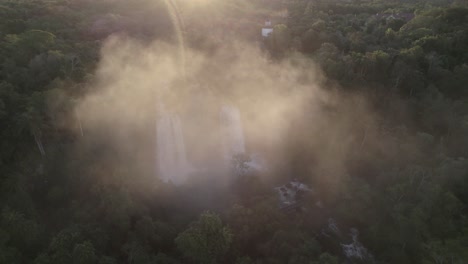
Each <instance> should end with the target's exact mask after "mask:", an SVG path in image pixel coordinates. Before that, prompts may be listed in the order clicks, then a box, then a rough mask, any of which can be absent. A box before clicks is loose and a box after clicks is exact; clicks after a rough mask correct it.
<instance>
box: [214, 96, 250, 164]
mask: <svg viewBox="0 0 468 264" xmlns="http://www.w3.org/2000/svg"><path fill="white" fill-rule="evenodd" d="M220 118H221V133H222V137H223V138H222V140H223V144H224V158H225V159H226V161H228V162H231V160H232V158H233V157H234V156H236V155H239V154H244V153H245V142H244V132H243V130H242V122H241V118H240V113H239V109H238V108H236V107H233V106H228V105H224V106H223V107H221V112H220Z"/></svg>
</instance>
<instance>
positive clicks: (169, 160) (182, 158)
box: [156, 103, 190, 184]
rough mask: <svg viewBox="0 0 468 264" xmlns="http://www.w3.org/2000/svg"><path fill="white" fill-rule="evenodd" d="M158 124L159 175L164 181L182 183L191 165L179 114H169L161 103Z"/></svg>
mask: <svg viewBox="0 0 468 264" xmlns="http://www.w3.org/2000/svg"><path fill="white" fill-rule="evenodd" d="M159 108H160V111H159V115H160V116H159V118H158V120H157V124H156V144H157V146H156V150H157V151H156V152H157V165H158V171H159V175H160V177H161V179H162V180H164V181H171V182H173V183H174V184H180V183H182V182H184V181H185V180H186V179H187V174H188V173H189V171H190V165H189V163H188V162H187V153H186V151H185V143H184V135H183V130H182V124H181V121H180V118H179V116H177V115H176V114H169V113H168V112H166V111H165V109H164V105H162V104H161V103H160V104H159Z"/></svg>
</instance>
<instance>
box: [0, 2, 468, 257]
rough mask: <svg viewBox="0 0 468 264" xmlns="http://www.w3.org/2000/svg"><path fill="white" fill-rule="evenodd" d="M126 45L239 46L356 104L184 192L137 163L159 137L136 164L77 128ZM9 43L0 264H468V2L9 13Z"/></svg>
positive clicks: (0, 86)
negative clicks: (267, 164) (268, 158)
mask: <svg viewBox="0 0 468 264" xmlns="http://www.w3.org/2000/svg"><path fill="white" fill-rule="evenodd" d="M176 5H178V6H179V7H178V8H180V12H179V13H178V14H176V15H175V14H174V12H172V11H173V10H174V6H176ZM171 10H172V11H171ZM266 20H269V21H271V23H272V25H271V27H272V28H273V32H272V33H271V34H270V35H268V36H267V37H262V36H261V34H260V32H261V29H262V27H263V26H264V22H265V21H266ZM175 21H179V22H180V21H182V22H184V23H183V25H181V24H179V25H176V24H177V23H175ZM115 36H119V37H120V38H125V39H132V40H134V41H138V42H139V43H142V44H141V45H142V46H145V45H150V43H153V41H158V42H162V43H169V44H168V45H169V46H171V45H172V46H177V45H180V43H181V39H183V41H184V45H185V47H186V48H187V49H189V48H190V49H191V50H193V52H197V53H198V54H203V55H204V56H207V57H208V58H209V57H210V56H216V55H215V54H216V52H217V50H222V49H223V46H225V45H231V44H232V43H230V42H234V40H236V41H242V42H243V43H249V45H253V46H255V47H257V48H258V50H260V52H261V54H262V56H263V58H264V59H265V61H268V63H269V64H272V65H283V64H282V63H284V62H285V61H290V63H291V64H301V65H303V68H305V69H303V70H302V71H303V72H304V71H305V72H306V73H307V71H308V70H310V71H311V72H312V71H314V74H316V72H320V74H316V75H320V77H316V78H317V79H319V80H317V81H316V83H318V85H319V86H320V87H321V88H320V89H321V90H323V92H324V93H330V94H339V96H337V97H334V98H346V101H345V100H344V99H343V101H340V100H339V99H337V100H336V101H334V102H331V103H324V104H323V106H320V107H321V108H323V109H322V110H321V112H320V113H321V115H323V116H326V118H325V117H323V118H324V120H325V119H326V120H327V121H324V122H322V123H318V122H313V121H312V120H313V119H312V118H311V117H310V119H307V118H308V113H307V112H304V113H302V114H303V117H302V118H301V119H300V120H292V121H291V122H292V125H291V127H292V128H291V130H290V133H289V134H290V137H291V140H289V141H288V142H287V144H286V143H285V146H284V148H282V152H283V153H282V157H286V158H285V159H284V160H283V162H282V163H281V164H280V163H278V164H275V166H273V165H272V166H271V167H272V168H273V169H271V170H268V171H265V172H258V173H247V174H245V175H244V174H243V175H237V176H235V177H232V178H231V180H230V181H229V183H228V184H224V185H219V186H218V185H215V184H212V181H211V180H210V179H208V178H203V177H200V176H199V177H198V178H196V180H192V181H189V182H188V183H187V184H183V185H174V184H172V183H171V182H164V181H161V180H160V179H159V178H158V176H157V172H155V170H154V169H142V168H149V167H151V166H152V164H151V163H152V161H154V158H153V156H154V153H151V151H149V150H141V151H146V152H149V154H148V156H151V157H150V158H148V160H143V159H142V160H139V158H138V157H140V156H139V155H144V154H139V155H137V156H135V154H134V153H136V152H138V148H137V146H140V145H154V142H152V141H151V144H147V143H145V140H143V139H144V138H150V137H152V133H154V131H152V130H151V129H152V128H153V127H154V126H153V124H149V125H148V127H149V128H148V129H147V131H146V132H145V133H146V134H145V133H139V134H138V133H137V132H132V133H135V134H133V135H138V136H135V141H138V142H140V143H135V144H137V145H136V146H133V148H132V149H131V151H129V150H128V149H126V150H125V151H124V150H122V149H121V148H118V147H115V146H113V141H112V140H111V139H109V136H106V133H111V134H112V133H115V134H118V133H119V131H117V130H114V131H109V130H102V131H92V129H90V127H89V126H87V125H86V120H85V119H84V118H82V117H80V113H81V112H80V110H79V109H80V108H79V107H78V106H79V105H80V102H81V101H82V100H83V98H85V97H86V96H87V95H89V94H92V93H93V92H95V91H94V89H95V87H97V85H96V83H99V82H102V80H101V79H102V77H99V76H101V75H102V74H103V73H102V72H105V71H103V70H99V69H100V68H99V67H100V66H99V65H100V63H101V62H102V60H103V59H102V58H103V56H105V54H106V53H105V51H102V49H103V46H105V45H106V43H108V41H109V39H112V38H114V37H115ZM0 39H1V41H0V137H1V140H0V190H1V191H0V263H34V264H49V263H50V264H59V263H60V264H61V263H76V264H85V263H86V264H88V263H90V264H92V263H96V264H98V263H99V264H107V263H108V264H111V263H116V264H117V263H135V264H137V263H138V264H140V263H141V264H142V263H207V264H209V263H235V264H249V263H252V264H254V263H258V264H260V263H271V264H273V263H289V264H299V263H317V264H318V263H320V264H325V263H327V264H332V263H439V264H441V263H460V264H461V263H468V88H467V84H468V6H467V2H466V1H463V0H454V1H448V0H432V1H418V0H393V1H384V0H373V1H365V0H361V1H359V0H350V1H345V0H342V1H341V0H334V1H323V0H269V1H267V0H252V1H231V0H212V1H211V3H210V1H209V0H206V1H202V0H199V1H197V0H194V1H185V2H184V1H160V0H151V1H150V0H134V1H126V0H107V1H106V0H101V1H96V0H95V1H93V0H0ZM117 48H118V45H117ZM143 49H144V48H143ZM136 53H137V51H135V54H136ZM103 54H104V55H103ZM135 56H136V55H135ZM130 57H131V56H130ZM107 60H109V59H107ZM122 60H129V61H131V60H132V59H131V58H127V57H125V58H124V59H122ZM229 60H231V59H229ZM304 61H307V63H305V62H304ZM111 62H112V61H111ZM308 62H311V63H313V65H314V66H313V67H312V66H310V65H312V64H308ZM108 63H109V62H108ZM224 63H226V64H229V63H230V61H228V60H225V61H224ZM187 64H188V66H187V67H189V66H190V63H189V62H188V63H187ZM304 65H305V66H304ZM244 66H245V67H249V65H244ZM254 66H255V65H254ZM217 67H219V68H224V65H209V64H206V65H205V66H204V68H205V69H204V70H205V71H208V72H209V71H213V72H214V73H216V72H217V71H216V70H217V69H216V68H217ZM278 67H281V66H278ZM307 67H310V69H308V68H307ZM246 71H249V70H246ZM100 74H101V75H100ZM104 74H105V73H104ZM246 74H247V73H246ZM188 75H190V70H188ZM213 75H216V74H213ZM160 77H161V78H162V77H163V76H160ZM302 77H303V76H299V77H297V78H298V79H299V81H297V82H299V83H300V82H301V78H302ZM156 78H158V76H157V77H156ZM304 78H306V79H307V77H304ZM193 79H194V78H192V79H190V76H189V77H188V79H187V80H188V82H191V81H193ZM200 79H203V78H200ZM187 80H186V81H187ZM212 80H214V79H212ZM200 82H203V80H201V81H200ZM216 82H218V83H220V84H223V83H224V82H226V81H223V80H218V79H216V81H212V83H216ZM132 85H134V84H132V83H129V84H128V89H127V90H129V91H132V89H135V88H134V87H132ZM298 87H299V86H298ZM300 87H302V86H300ZM284 89H285V90H284V92H286V93H289V92H291V93H292V91H293V90H295V91H296V90H297V89H299V88H296V87H292V86H291V87H284ZM256 94H258V93H256ZM363 98H365V101H366V109H371V110H372V115H366V116H365V117H364V116H363V115H359V114H357V115H354V114H350V113H351V112H357V113H360V112H359V111H358V110H356V109H360V102H362V101H361V100H364V99H363ZM344 102H346V103H344ZM307 109H310V108H307ZM116 111H117V112H119V111H120V112H125V111H124V110H122V109H116ZM77 113H78V114H77ZM369 116H372V118H370V117H369ZM293 128H294V129H293ZM311 131H318V132H317V133H318V134H317V135H316V136H314V137H317V138H320V139H323V140H315V141H314V140H313V139H311V137H312V136H310V135H311V133H312V132H311ZM270 132H271V133H273V131H263V133H265V134H269V133H270ZM314 133H315V132H314ZM103 134H104V135H103ZM314 135H315V134H314ZM124 140H125V141H132V140H133V139H131V138H127V137H126V138H125V139H124ZM317 141H321V142H317ZM138 144H140V145H138ZM343 145H346V148H345V150H342V149H344V147H343ZM135 149H136V150H135ZM129 152H131V153H132V154H128V153H129ZM337 153H339V154H337ZM146 154H147V153H146ZM136 160H139V161H138V162H136ZM246 160H248V157H237V159H235V160H234V161H233V163H236V164H235V166H238V165H239V164H237V163H243V162H246ZM336 160H339V161H340V162H339V165H337V164H338V162H335V161H336ZM142 164H143V165H142ZM148 164H149V165H148ZM324 164H325V165H324ZM241 166H242V164H241ZM292 180H294V181H293V183H297V181H296V180H298V181H300V182H301V183H303V184H304V185H301V186H305V185H306V186H309V187H310V188H309V187H304V188H303V189H304V190H305V191H300V190H299V191H298V192H297V194H296V196H295V203H294V204H295V206H293V207H288V208H284V207H282V206H281V205H280V203H279V201H278V194H277V192H276V191H275V189H274V188H275V187H277V186H282V185H283V184H284V186H285V187H283V188H291V183H289V184H288V182H290V181H292ZM301 190H302V189H301ZM312 190H313V191H312ZM350 251H353V252H354V253H350Z"/></svg>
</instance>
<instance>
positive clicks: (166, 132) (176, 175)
mask: <svg viewBox="0 0 468 264" xmlns="http://www.w3.org/2000/svg"><path fill="white" fill-rule="evenodd" d="M219 117H220V122H219V125H220V132H221V135H220V136H221V142H222V148H223V151H224V160H225V163H226V166H227V167H228V166H230V165H231V162H232V159H233V157H235V156H236V155H238V154H244V153H245V142H244V133H243V129H242V123H241V118H240V113H239V109H238V108H236V107H233V106H227V105H225V106H222V107H221V110H220V114H219ZM156 134H157V135H156V155H157V167H158V170H157V171H158V175H159V177H160V178H161V179H162V180H163V181H166V182H172V183H174V184H181V183H183V182H185V181H186V180H187V177H188V174H189V173H191V172H194V171H195V169H194V167H193V166H192V165H191V164H190V163H189V162H188V159H187V151H186V145H185V140H184V133H183V127H182V122H181V119H180V117H179V116H178V115H177V114H175V113H170V112H169V111H167V110H166V109H165V107H164V105H163V104H162V103H159V117H158V119H157V122H156Z"/></svg>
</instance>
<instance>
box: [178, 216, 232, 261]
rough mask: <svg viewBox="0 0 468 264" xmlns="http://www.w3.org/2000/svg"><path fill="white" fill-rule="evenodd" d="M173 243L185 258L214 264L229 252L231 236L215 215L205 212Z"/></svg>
mask: <svg viewBox="0 0 468 264" xmlns="http://www.w3.org/2000/svg"><path fill="white" fill-rule="evenodd" d="M175 242H176V244H177V247H178V248H179V250H180V251H182V253H183V254H184V255H185V256H186V257H188V258H190V259H192V260H194V261H196V262H197V263H206V264H214V263H218V262H219V261H220V260H221V258H222V257H223V256H224V255H225V254H226V252H227V251H228V250H229V247H230V245H231V242H232V234H231V231H230V230H229V229H228V228H227V227H224V226H223V223H222V222H221V219H220V218H219V216H218V215H217V214H215V213H210V212H206V213H203V214H202V215H201V216H200V217H199V218H198V221H196V222H194V223H192V224H191V225H190V227H189V228H188V229H187V230H185V231H184V232H182V233H181V234H179V235H178V236H177V238H176V240H175Z"/></svg>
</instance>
